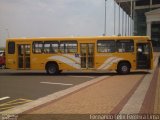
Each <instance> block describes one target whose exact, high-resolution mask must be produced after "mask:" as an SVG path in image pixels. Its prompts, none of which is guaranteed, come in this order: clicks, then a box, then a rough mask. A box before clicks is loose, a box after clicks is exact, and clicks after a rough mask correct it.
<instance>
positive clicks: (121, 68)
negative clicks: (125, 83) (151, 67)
mask: <svg viewBox="0 0 160 120" xmlns="http://www.w3.org/2000/svg"><path fill="white" fill-rule="evenodd" d="M117 72H118V73H119V74H128V73H130V65H129V64H128V63H120V64H119V65H118V68H117Z"/></svg>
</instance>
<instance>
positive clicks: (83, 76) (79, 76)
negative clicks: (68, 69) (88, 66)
mask: <svg viewBox="0 0 160 120" xmlns="http://www.w3.org/2000/svg"><path fill="white" fill-rule="evenodd" d="M69 77H83V78H84V77H86V78H95V77H92V76H69Z"/></svg>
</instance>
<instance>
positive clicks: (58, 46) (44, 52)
mask: <svg viewBox="0 0 160 120" xmlns="http://www.w3.org/2000/svg"><path fill="white" fill-rule="evenodd" d="M47 42H48V43H50V45H51V44H52V43H57V44H58V50H57V52H48V53H46V52H44V50H45V43H47ZM59 46H60V42H59V41H57V40H56V41H43V53H44V54H57V53H59V51H60V49H59ZM50 47H51V46H50Z"/></svg>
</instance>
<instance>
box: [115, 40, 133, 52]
mask: <svg viewBox="0 0 160 120" xmlns="http://www.w3.org/2000/svg"><path fill="white" fill-rule="evenodd" d="M117 50H118V52H121V53H123V52H134V41H133V40H117Z"/></svg>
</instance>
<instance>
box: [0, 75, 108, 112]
mask: <svg viewBox="0 0 160 120" xmlns="http://www.w3.org/2000/svg"><path fill="white" fill-rule="evenodd" d="M108 77H109V76H101V77H98V78H95V79H93V80H90V81H87V82H85V83H82V84H79V85H76V86H74V87H71V88H68V89H65V90H62V91H59V92H56V93H53V94H50V95H47V96H45V97H42V98H39V99H37V100H35V101H32V102H30V103H26V104H23V105H19V106H17V107H15V108H12V109H9V110H6V111H3V112H0V114H22V113H24V112H26V111H29V110H31V109H34V108H36V107H39V106H42V105H45V104H46V103H49V102H52V101H54V100H57V99H60V98H62V97H64V96H66V95H69V94H71V93H73V92H75V91H78V90H81V89H82V88H85V87H88V86H90V85H92V84H95V83H98V82H100V81H102V80H104V79H106V78H108Z"/></svg>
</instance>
